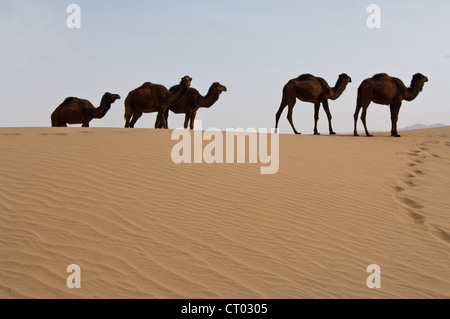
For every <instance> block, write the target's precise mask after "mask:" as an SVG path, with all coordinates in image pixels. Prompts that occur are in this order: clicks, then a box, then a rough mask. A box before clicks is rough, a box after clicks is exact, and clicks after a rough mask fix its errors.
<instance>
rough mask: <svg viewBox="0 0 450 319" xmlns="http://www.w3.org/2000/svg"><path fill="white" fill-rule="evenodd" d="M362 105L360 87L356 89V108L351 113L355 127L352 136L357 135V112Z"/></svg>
mask: <svg viewBox="0 0 450 319" xmlns="http://www.w3.org/2000/svg"><path fill="white" fill-rule="evenodd" d="M362 107H363V103H362V89H361V88H359V89H358V97H357V99H356V110H355V114H354V115H353V119H354V121H355V129H354V131H353V135H354V136H359V134H358V128H357V126H358V117H359V112H360V111H361V108H362Z"/></svg>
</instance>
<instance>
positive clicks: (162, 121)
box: [158, 110, 169, 129]
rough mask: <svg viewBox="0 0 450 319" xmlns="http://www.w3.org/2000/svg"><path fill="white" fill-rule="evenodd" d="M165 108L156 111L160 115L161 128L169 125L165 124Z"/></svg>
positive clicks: (166, 127)
mask: <svg viewBox="0 0 450 319" xmlns="http://www.w3.org/2000/svg"><path fill="white" fill-rule="evenodd" d="M165 113H166V110H164V111H162V112H161V111H160V112H158V114H160V115H161V116H160V120H161V124H160V126H161V128H162V129H168V128H169V127H168V126H167V120H166V114H165Z"/></svg>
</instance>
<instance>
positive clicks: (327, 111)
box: [323, 101, 336, 135]
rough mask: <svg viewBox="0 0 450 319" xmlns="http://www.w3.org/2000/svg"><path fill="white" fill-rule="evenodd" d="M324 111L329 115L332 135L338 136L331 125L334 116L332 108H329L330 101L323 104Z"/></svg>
mask: <svg viewBox="0 0 450 319" xmlns="http://www.w3.org/2000/svg"><path fill="white" fill-rule="evenodd" d="M323 109H324V110H325V113H327V117H328V126H329V129H330V135H336V133H335V132H334V131H333V126H332V125H331V120H332V119H333V116H332V115H331V112H330V107H329V106H328V101H325V102H324V103H323Z"/></svg>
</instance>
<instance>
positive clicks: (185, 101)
mask: <svg viewBox="0 0 450 319" xmlns="http://www.w3.org/2000/svg"><path fill="white" fill-rule="evenodd" d="M178 89H179V85H175V86H173V87H171V88H170V92H176V91H177V90H178ZM226 91H227V88H226V87H225V86H223V85H222V84H220V83H219V82H214V83H213V84H212V85H211V87H210V88H209V90H208V93H207V94H206V95H205V96H202V95H201V94H200V93H199V92H198V91H197V90H196V89H194V88H189V90H188V93H187V94H186V95H185V96H184V97H183V98H181V100H180V101H178V103H176V104H173V105H170V106H169V107H168V108H167V109H166V111H165V116H166V121H168V118H169V110H170V111H172V112H173V113H175V114H186V118H185V121H184V128H185V129H187V128H188V126H189V127H190V129H191V130H193V129H194V121H195V117H196V115H197V111H198V109H199V108H201V107H202V108H210V107H211V106H213V104H214V103H216V102H217V100H218V99H219V97H220V94H221V93H222V92H226ZM189 123H190V125H189ZM167 125H168V123H167ZM155 128H162V124H161V119H160V116H159V115H158V118H157V119H156V123H155Z"/></svg>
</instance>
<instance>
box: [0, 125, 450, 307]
mask: <svg viewBox="0 0 450 319" xmlns="http://www.w3.org/2000/svg"><path fill="white" fill-rule="evenodd" d="M171 132H172V131H170V130H151V129H148V130H147V129H134V130H130V129H128V130H127V129H119V128H117V129H116V128H74V127H72V128H1V129H0V151H1V154H2V155H1V157H0V234H1V235H0V298H49V299H53V298H151V299H153V298H157V299H159V298H167V299H184V298H187V299H191V298H194V299H198V298H214V299H215V298H219V299H221V298H233V299H243V298H252V299H259V298H262V299H265V298H271V299H279V298H286V299H302V298H327V299H328V298H346V299H347V298H350V299H352V298H450V210H449V207H450V180H449V176H450V138H449V136H450V127H444V128H436V129H424V130H417V131H404V132H400V133H401V134H402V138H391V137H390V136H389V134H388V133H378V134H376V136H375V137H373V138H367V137H362V136H361V137H358V138H357V137H353V136H342V135H341V136H306V135H302V136H295V135H280V164H279V165H280V166H279V171H278V173H277V174H274V175H261V174H260V166H261V165H255V164H213V165H208V164H191V165H188V164H181V165H176V164H174V163H173V161H172V160H171V149H172V147H173V146H174V145H175V144H176V142H175V141H171V138H170V136H171ZM70 264H78V265H79V266H80V267H81V285H82V286H81V289H69V288H68V287H67V285H66V279H67V277H68V276H69V275H70V274H69V273H67V272H66V269H67V266H68V265H70ZM372 264H377V265H379V266H380V268H381V289H369V288H368V287H367V285H366V280H367V278H368V276H369V275H370V274H369V273H367V272H366V270H367V267H368V266H369V265H372Z"/></svg>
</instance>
